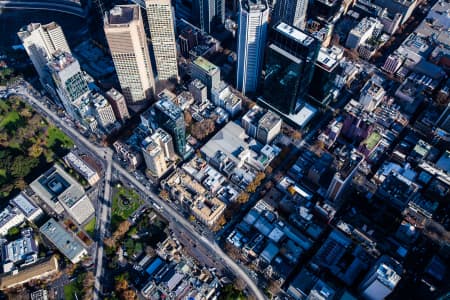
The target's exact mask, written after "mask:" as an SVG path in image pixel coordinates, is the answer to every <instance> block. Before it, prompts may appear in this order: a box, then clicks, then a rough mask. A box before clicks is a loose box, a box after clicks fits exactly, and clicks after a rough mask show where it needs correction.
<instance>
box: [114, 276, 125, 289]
mask: <svg viewBox="0 0 450 300" xmlns="http://www.w3.org/2000/svg"><path fill="white" fill-rule="evenodd" d="M126 289H128V281H127V280H126V279H125V278H120V279H119V280H116V284H115V286H114V290H115V291H116V292H121V291H125V290H126Z"/></svg>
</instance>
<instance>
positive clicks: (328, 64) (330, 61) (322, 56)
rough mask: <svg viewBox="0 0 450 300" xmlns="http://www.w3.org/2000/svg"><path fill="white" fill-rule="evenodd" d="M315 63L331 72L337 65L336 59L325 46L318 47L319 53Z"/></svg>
mask: <svg viewBox="0 0 450 300" xmlns="http://www.w3.org/2000/svg"><path fill="white" fill-rule="evenodd" d="M316 64H317V65H319V66H320V67H322V68H323V69H325V70H327V71H330V72H331V71H332V70H334V69H335V68H336V67H337V65H338V61H337V60H336V59H334V58H332V57H331V55H330V54H329V53H328V51H327V49H326V48H323V47H322V48H320V51H319V55H318V56H317V61H316Z"/></svg>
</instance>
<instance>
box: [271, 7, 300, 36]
mask: <svg viewBox="0 0 450 300" xmlns="http://www.w3.org/2000/svg"><path fill="white" fill-rule="evenodd" d="M307 9H308V0H277V2H276V4H275V8H274V10H273V13H272V19H271V22H272V23H273V24H276V23H278V22H280V21H282V22H285V23H287V24H288V25H292V26H295V27H297V28H300V29H305V25H306V10H307Z"/></svg>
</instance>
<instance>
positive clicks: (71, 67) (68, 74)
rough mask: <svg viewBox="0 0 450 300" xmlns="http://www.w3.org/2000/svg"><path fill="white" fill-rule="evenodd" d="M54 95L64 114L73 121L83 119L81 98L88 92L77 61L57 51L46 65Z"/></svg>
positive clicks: (66, 53)
mask: <svg viewBox="0 0 450 300" xmlns="http://www.w3.org/2000/svg"><path fill="white" fill-rule="evenodd" d="M48 68H49V69H50V73H51V74H52V78H53V82H54V85H55V89H56V93H57V94H58V97H59V99H60V100H61V103H62V105H63V106H64V108H65V110H66V112H67V113H68V114H69V115H70V116H72V118H74V119H80V118H82V117H84V116H83V115H84V112H83V109H82V106H83V98H85V97H87V95H88V94H89V92H90V90H89V87H88V85H87V82H86V79H85V78H84V75H83V73H82V71H81V68H80V64H79V62H78V60H77V59H76V58H75V57H73V56H72V55H71V54H70V53H68V52H62V51H57V52H55V53H54V55H53V58H52V59H51V60H50V62H49V63H48Z"/></svg>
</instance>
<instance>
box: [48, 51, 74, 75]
mask: <svg viewBox="0 0 450 300" xmlns="http://www.w3.org/2000/svg"><path fill="white" fill-rule="evenodd" d="M76 61H77V59H76V58H74V57H73V56H72V54H70V53H67V52H63V51H60V50H58V51H57V52H55V53H54V54H53V58H52V59H51V60H50V62H49V66H50V68H51V69H53V70H54V71H56V72H60V71H62V70H64V69H66V68H67V67H68V66H70V65H72V64H73V63H75V62H76Z"/></svg>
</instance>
